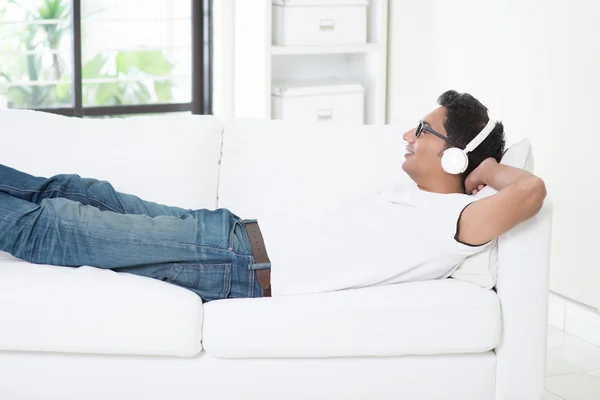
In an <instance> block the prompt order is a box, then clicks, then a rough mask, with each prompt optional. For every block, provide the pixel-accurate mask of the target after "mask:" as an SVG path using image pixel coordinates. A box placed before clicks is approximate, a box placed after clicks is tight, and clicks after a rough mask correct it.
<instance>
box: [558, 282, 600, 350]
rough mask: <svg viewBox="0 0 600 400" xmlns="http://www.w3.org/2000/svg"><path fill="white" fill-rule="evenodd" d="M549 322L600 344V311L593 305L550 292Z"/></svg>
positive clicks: (587, 340) (574, 334) (590, 341)
mask: <svg viewBox="0 0 600 400" xmlns="http://www.w3.org/2000/svg"><path fill="white" fill-rule="evenodd" d="M548 323H549V324H550V325H552V326H555V327H556V328H558V329H560V330H561V331H563V332H566V333H568V334H570V335H573V336H576V337H578V338H580V339H583V340H585V341H586V342H589V343H592V344H594V345H596V346H600V313H599V312H598V310H596V309H594V308H592V307H589V306H586V305H585V304H581V303H578V302H576V301H573V300H571V299H568V298H566V297H562V296H559V295H557V294H554V293H550V297H549V301H548Z"/></svg>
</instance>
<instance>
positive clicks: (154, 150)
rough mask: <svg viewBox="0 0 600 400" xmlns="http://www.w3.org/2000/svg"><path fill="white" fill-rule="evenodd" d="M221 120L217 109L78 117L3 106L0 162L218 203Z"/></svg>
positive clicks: (188, 204) (181, 200)
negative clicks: (214, 113)
mask: <svg viewBox="0 0 600 400" xmlns="http://www.w3.org/2000/svg"><path fill="white" fill-rule="evenodd" d="M222 130H223V126H222V123H221V121H220V120H219V119H218V118H216V117H213V116H192V115H188V116H143V117H132V118H127V119H123V118H116V119H87V118H84V119H80V118H69V117H63V116H58V115H53V114H47V113H42V112H35V111H25V110H0V138H1V139H2V140H1V141H0V163H1V164H4V165H8V166H10V167H13V168H16V169H19V170H22V171H24V172H27V173H30V174H33V175H36V176H52V175H55V174H78V175H81V176H83V177H89V178H96V179H100V180H107V181H109V182H111V183H112V184H113V185H114V186H115V188H116V189H117V190H118V191H121V192H125V193H132V194H135V195H137V196H139V197H141V198H143V199H146V200H151V201H154V202H157V203H162V204H168V205H173V206H179V207H184V208H215V207H216V201H217V196H216V194H217V185H218V176H219V159H220V156H221V138H222Z"/></svg>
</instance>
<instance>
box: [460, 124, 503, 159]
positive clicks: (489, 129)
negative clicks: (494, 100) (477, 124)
mask: <svg viewBox="0 0 600 400" xmlns="http://www.w3.org/2000/svg"><path fill="white" fill-rule="evenodd" d="M495 127H496V121H494V120H493V119H491V118H490V120H489V121H488V123H487V125H486V126H485V127H484V128H483V129H482V130H481V132H479V134H478V135H477V136H475V139H473V140H471V142H469V144H468V145H467V147H465V150H464V151H465V153H469V152H471V151H473V150H475V149H476V148H477V146H479V145H480V144H481V142H483V141H484V140H485V139H486V138H487V137H488V136H489V135H490V133H492V131H493V130H494V128H495Z"/></svg>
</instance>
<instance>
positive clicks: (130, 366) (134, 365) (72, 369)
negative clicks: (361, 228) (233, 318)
mask: <svg viewBox="0 0 600 400" xmlns="http://www.w3.org/2000/svg"><path fill="white" fill-rule="evenodd" d="M495 364H496V357H495V355H494V353H493V352H487V353H479V354H467V355H465V354H461V355H441V356H407V357H339V358H304V359H297V358H296V359H281V358H279V359H219V358H214V357H211V356H210V355H209V354H207V353H204V352H203V353H201V355H199V356H196V357H193V358H173V357H126V356H110V357H102V356H88V355H81V354H39V353H38V354H36V353H20V354H19V353H6V352H0V372H2V379H0V394H2V396H1V397H2V399H6V400H38V399H39V400H42V399H43V400H46V399H60V400H82V399H85V400H107V399H110V400H138V399H144V400H166V399H169V400H199V399H207V400H307V399H310V400H338V399H344V400H345V399H357V400H358V399H365V400H367V399H368V400H398V399H407V400H457V399H460V400H493V399H494V371H495Z"/></svg>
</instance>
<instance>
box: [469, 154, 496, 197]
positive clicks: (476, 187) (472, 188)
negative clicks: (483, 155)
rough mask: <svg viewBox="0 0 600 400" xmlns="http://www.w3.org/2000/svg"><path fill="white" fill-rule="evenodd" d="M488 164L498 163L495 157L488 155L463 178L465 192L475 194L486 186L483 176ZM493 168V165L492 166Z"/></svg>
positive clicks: (488, 166)
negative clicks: (488, 156)
mask: <svg viewBox="0 0 600 400" xmlns="http://www.w3.org/2000/svg"><path fill="white" fill-rule="evenodd" d="M490 164H492V165H494V164H496V165H497V164H498V161H496V159H495V158H493V157H490V158H487V159H485V160H483V161H482V162H481V164H479V166H478V167H477V168H475V169H474V170H473V171H472V172H471V173H470V174H469V176H467V178H466V179H465V189H466V192H467V194H477V192H479V191H480V190H481V189H483V188H484V187H485V186H486V182H485V181H484V177H485V175H486V171H485V170H487V169H488V168H490ZM492 168H493V166H492Z"/></svg>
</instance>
